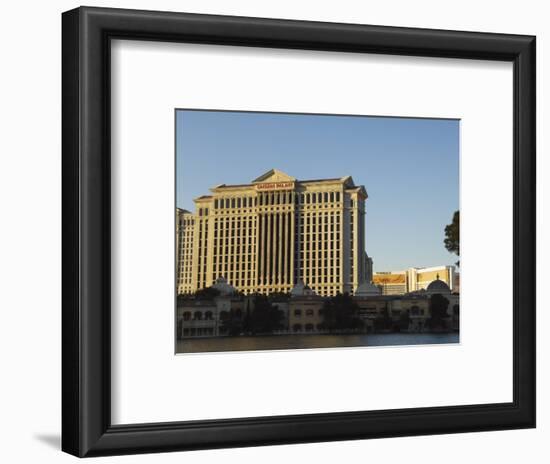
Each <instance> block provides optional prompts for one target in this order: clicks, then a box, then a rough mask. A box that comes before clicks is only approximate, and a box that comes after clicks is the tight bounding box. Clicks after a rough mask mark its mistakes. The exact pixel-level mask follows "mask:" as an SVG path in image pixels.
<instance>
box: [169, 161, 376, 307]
mask: <svg viewBox="0 0 550 464" xmlns="http://www.w3.org/2000/svg"><path fill="white" fill-rule="evenodd" d="M210 191H211V194H210V195H203V196H201V197H198V198H196V199H195V200H194V202H195V212H194V213H191V212H189V211H185V210H182V209H177V212H176V214H177V223H176V246H177V263H176V268H177V292H178V294H186V293H193V292H196V291H197V290H199V289H203V288H206V287H209V286H211V285H212V284H213V283H214V282H215V281H216V279H217V278H218V277H220V276H224V277H225V278H227V281H228V282H229V283H230V284H231V285H232V286H234V287H235V288H236V289H238V290H239V291H241V292H243V293H244V294H251V293H263V294H270V293H274V292H284V293H288V292H290V291H291V289H292V288H293V287H294V286H295V285H296V284H298V283H299V282H304V283H306V284H307V285H309V286H310V288H311V289H313V290H314V291H315V292H316V293H317V294H318V295H321V296H329V295H336V294H337V293H344V292H348V293H353V291H354V290H355V289H356V288H357V287H358V286H359V285H360V284H361V283H362V282H363V281H370V280H371V278H372V259H371V258H369V257H368V256H367V254H366V252H365V200H366V199H367V192H366V190H365V188H364V187H363V186H362V185H355V184H354V182H353V179H352V178H351V176H345V177H337V178H331V179H316V180H297V179H295V178H294V177H291V176H289V175H287V174H285V173H283V172H281V171H278V170H276V169H271V170H270V171H268V172H266V173H265V174H263V175H261V176H260V177H258V178H256V179H254V180H253V181H252V182H251V183H249V184H238V185H226V184H221V185H217V186H215V187H212V188H211V189H210Z"/></svg>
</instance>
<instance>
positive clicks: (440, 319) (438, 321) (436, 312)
mask: <svg viewBox="0 0 550 464" xmlns="http://www.w3.org/2000/svg"><path fill="white" fill-rule="evenodd" d="M448 307H449V300H447V298H445V297H444V296H443V295H440V294H439V293H436V294H435V295H432V297H431V298H430V314H431V316H430V327H431V328H432V329H435V328H443V329H444V328H446V324H445V318H446V317H447V308H448Z"/></svg>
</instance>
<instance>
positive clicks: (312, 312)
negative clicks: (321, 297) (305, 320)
mask: <svg viewBox="0 0 550 464" xmlns="http://www.w3.org/2000/svg"><path fill="white" fill-rule="evenodd" d="M302 313H305V315H306V316H310V317H311V316H315V310H314V309H311V308H310V309H306V310H305V311H302V310H301V309H295V310H294V316H296V317H302ZM317 314H318V315H319V316H322V315H323V310H322V309H318V310H317Z"/></svg>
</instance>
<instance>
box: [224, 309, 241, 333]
mask: <svg viewBox="0 0 550 464" xmlns="http://www.w3.org/2000/svg"><path fill="white" fill-rule="evenodd" d="M243 325H244V321H243V315H242V312H241V310H233V309H232V310H231V311H224V312H223V317H221V329H222V331H223V332H224V333H226V334H227V335H229V336H233V337H234V336H236V335H240V334H241V333H243V332H244V327H243Z"/></svg>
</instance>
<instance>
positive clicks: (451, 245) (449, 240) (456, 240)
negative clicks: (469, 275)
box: [443, 211, 460, 266]
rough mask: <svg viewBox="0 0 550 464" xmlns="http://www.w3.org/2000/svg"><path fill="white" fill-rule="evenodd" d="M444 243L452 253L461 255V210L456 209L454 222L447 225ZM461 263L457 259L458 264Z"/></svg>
mask: <svg viewBox="0 0 550 464" xmlns="http://www.w3.org/2000/svg"><path fill="white" fill-rule="evenodd" d="M443 243H444V244H445V248H447V250H448V251H449V252H450V253H454V254H455V255H457V256H460V211H455V213H454V214H453V222H451V223H450V224H448V225H447V226H445V240H444V241H443ZM459 264H460V261H457V262H456V265H457V266H458V265H459Z"/></svg>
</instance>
